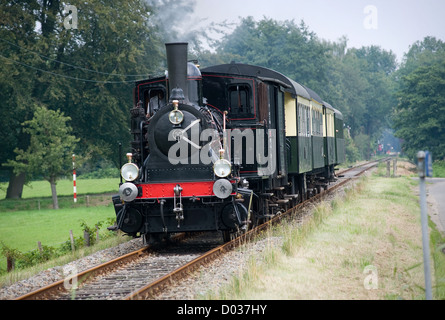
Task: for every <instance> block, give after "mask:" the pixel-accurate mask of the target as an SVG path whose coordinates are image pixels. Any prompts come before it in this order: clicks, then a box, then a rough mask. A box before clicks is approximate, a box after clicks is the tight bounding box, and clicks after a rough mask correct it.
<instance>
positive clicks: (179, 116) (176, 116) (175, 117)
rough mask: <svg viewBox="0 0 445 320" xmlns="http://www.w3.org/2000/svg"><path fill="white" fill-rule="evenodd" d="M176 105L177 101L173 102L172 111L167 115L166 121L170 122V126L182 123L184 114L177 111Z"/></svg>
mask: <svg viewBox="0 0 445 320" xmlns="http://www.w3.org/2000/svg"><path fill="white" fill-rule="evenodd" d="M178 104H179V101H178V100H173V107H174V109H173V110H172V111H171V112H170V113H169V115H168V120H170V122H171V123H172V124H180V123H181V122H182V121H184V114H183V113H182V112H181V111H180V110H178Z"/></svg>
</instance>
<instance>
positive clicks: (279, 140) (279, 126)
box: [269, 86, 287, 185]
mask: <svg viewBox="0 0 445 320" xmlns="http://www.w3.org/2000/svg"><path fill="white" fill-rule="evenodd" d="M269 93H270V99H269V101H270V116H271V122H272V125H271V128H272V129H275V130H276V132H275V134H276V150H275V151H274V152H276V157H277V158H276V166H277V170H276V174H277V175H279V176H282V177H283V179H282V181H281V185H285V184H286V183H287V181H286V180H287V179H286V176H287V169H286V128H285V125H284V124H285V121H284V92H283V91H282V90H281V89H280V88H279V87H276V86H270V91H269Z"/></svg>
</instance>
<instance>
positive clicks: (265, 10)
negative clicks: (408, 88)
mask: <svg viewBox="0 0 445 320" xmlns="http://www.w3.org/2000/svg"><path fill="white" fill-rule="evenodd" d="M195 2H196V5H195V12H194V18H195V19H197V20H199V21H201V24H202V25H205V24H206V23H211V22H223V21H227V22H237V21H239V17H247V16H253V17H254V18H255V20H257V21H258V20H261V19H262V18H263V17H267V18H271V19H274V20H278V21H284V20H292V19H293V20H294V21H295V22H296V23H297V24H299V23H300V21H301V20H304V22H305V24H306V25H307V26H308V27H309V30H310V31H313V32H315V33H316V34H317V36H318V37H319V38H321V39H324V40H329V41H336V40H338V39H339V38H340V37H342V36H347V38H348V47H349V48H351V47H354V48H360V47H362V46H370V45H378V46H381V47H382V48H383V49H385V50H388V51H389V50H391V51H393V53H395V54H396V56H397V59H398V61H399V62H400V61H401V59H402V58H403V54H404V53H405V52H407V51H408V50H409V46H410V45H412V44H413V43H414V42H416V41H419V40H420V41H421V40H423V38H424V37H426V36H434V37H436V38H438V39H441V40H443V41H445V0H421V1H419V0H310V1H309V0H305V1H302V0H195ZM195 21H196V20H195Z"/></svg>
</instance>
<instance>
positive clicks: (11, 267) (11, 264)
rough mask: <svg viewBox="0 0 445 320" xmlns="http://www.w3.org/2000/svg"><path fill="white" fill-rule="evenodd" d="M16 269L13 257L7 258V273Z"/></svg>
mask: <svg viewBox="0 0 445 320" xmlns="http://www.w3.org/2000/svg"><path fill="white" fill-rule="evenodd" d="M14 269H15V261H14V259H13V258H11V257H6V271H7V272H11V271H13V270H14Z"/></svg>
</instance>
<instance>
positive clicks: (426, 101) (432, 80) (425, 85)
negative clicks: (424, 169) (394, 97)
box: [393, 52, 445, 159]
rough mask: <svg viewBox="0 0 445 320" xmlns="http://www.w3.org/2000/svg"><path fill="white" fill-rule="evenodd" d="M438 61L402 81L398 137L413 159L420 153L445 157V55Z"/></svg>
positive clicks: (397, 125)
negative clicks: (402, 140)
mask: <svg viewBox="0 0 445 320" xmlns="http://www.w3.org/2000/svg"><path fill="white" fill-rule="evenodd" d="M438 56H440V59H438V58H439V57H438ZM434 60H435V61H434V62H433V63H431V64H428V65H423V66H420V67H418V68H417V69H415V70H414V71H413V72H411V73H410V74H409V75H407V76H403V77H402V79H401V80H402V81H401V82H402V83H401V89H400V91H399V93H398V97H399V103H398V105H397V108H396V110H395V112H394V116H393V119H394V124H395V128H396V129H397V131H396V135H397V136H398V137H400V138H402V139H404V144H403V147H402V148H403V150H404V151H405V153H406V154H407V155H408V156H409V157H410V158H412V159H414V158H415V155H416V154H417V152H418V151H419V150H429V151H431V152H432V154H433V156H434V157H435V158H436V159H444V158H445V127H444V123H445V52H442V53H438V54H437V57H435V59H434Z"/></svg>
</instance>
